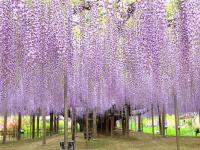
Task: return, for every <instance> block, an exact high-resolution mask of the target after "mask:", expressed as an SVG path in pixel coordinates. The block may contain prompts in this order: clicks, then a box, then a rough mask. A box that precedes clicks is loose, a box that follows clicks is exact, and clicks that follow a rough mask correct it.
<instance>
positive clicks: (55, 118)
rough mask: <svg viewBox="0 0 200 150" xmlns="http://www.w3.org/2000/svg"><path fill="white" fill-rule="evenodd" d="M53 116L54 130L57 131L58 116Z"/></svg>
mask: <svg viewBox="0 0 200 150" xmlns="http://www.w3.org/2000/svg"><path fill="white" fill-rule="evenodd" d="M53 117H54V119H53V132H54V133H57V117H56V115H54V116H53Z"/></svg>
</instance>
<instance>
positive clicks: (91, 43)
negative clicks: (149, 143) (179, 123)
mask: <svg viewBox="0 0 200 150" xmlns="http://www.w3.org/2000/svg"><path fill="white" fill-rule="evenodd" d="M66 1H67V0H62V1H61V0H0V113H1V114H4V113H5V112H8V113H10V114H15V113H18V112H21V113H22V114H31V113H35V112H38V110H39V109H43V110H45V111H46V112H47V113H49V112H50V111H54V112H55V113H60V112H62V111H63V103H64V101H63V97H64V96H63V94H64V93H63V77H64V74H67V82H68V84H67V85H68V87H67V92H68V94H67V95H68V100H69V106H70V107H75V108H77V111H78V113H79V114H81V113H82V112H83V111H85V109H90V110H92V109H96V110H97V111H98V113H103V112H104V111H106V110H108V109H109V108H110V107H111V106H112V105H114V104H115V105H116V106H117V108H119V109H120V108H122V107H123V106H124V104H130V105H131V106H132V107H134V108H136V107H137V108H145V109H148V108H149V107H150V106H151V104H152V103H155V104H162V105H163V104H164V105H165V107H166V109H167V112H168V113H172V112H173V107H172V105H173V100H172V94H171V93H172V89H173V88H175V90H176V92H177V97H178V104H179V110H180V111H181V112H191V111H192V112H194V111H198V110H199V109H200V1H199V0H184V1H182V0H180V1H178V2H179V4H178V9H174V12H173V15H172V18H170V19H169V18H167V15H166V3H167V1H166V0H156V1H149V0H138V1H137V2H136V1H133V2H126V1H118V3H117V2H116V1H114V0H113V1H88V2H87V6H85V7H82V6H83V4H82V2H81V1H75V2H74V1H71V2H70V3H69V4H70V5H65V2H66ZM177 10H178V11H177Z"/></svg>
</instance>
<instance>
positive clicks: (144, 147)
mask: <svg viewBox="0 0 200 150" xmlns="http://www.w3.org/2000/svg"><path fill="white" fill-rule="evenodd" d="M62 138H63V137H62V136H54V137H51V138H48V140H47V144H46V145H45V146H42V144H41V141H39V140H37V141H20V142H15V143H7V144H5V145H2V144H0V150H59V141H60V140H62ZM180 144H181V150H200V138H191V137H185V138H184V137H181V139H180ZM76 150H176V144H175V138H174V137H166V138H162V137H159V136H156V137H155V138H152V136H150V135H146V134H136V135H131V136H130V137H129V138H124V137H122V136H116V137H114V138H110V137H107V136H100V137H99V138H97V139H96V140H92V141H90V142H86V141H85V140H84V139H83V137H82V134H78V136H77V142H76Z"/></svg>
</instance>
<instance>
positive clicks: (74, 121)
mask: <svg viewBox="0 0 200 150" xmlns="http://www.w3.org/2000/svg"><path fill="white" fill-rule="evenodd" d="M75 111H76V110H75V108H72V122H71V123H72V125H71V127H72V140H73V141H75V137H76V112H75Z"/></svg>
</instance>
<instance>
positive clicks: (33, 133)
mask: <svg viewBox="0 0 200 150" xmlns="http://www.w3.org/2000/svg"><path fill="white" fill-rule="evenodd" d="M34 138H35V115H33V116H32V139H34Z"/></svg>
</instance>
